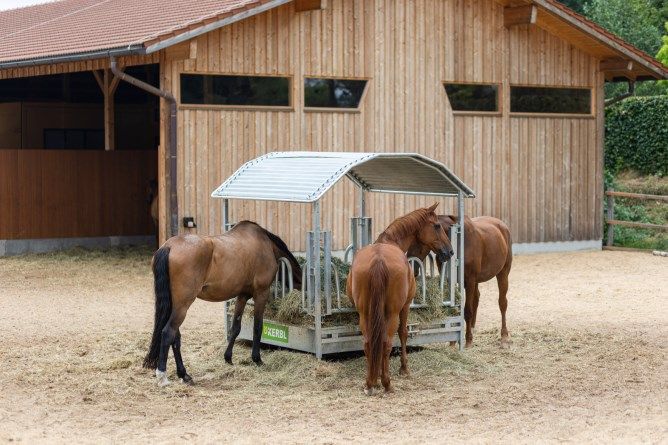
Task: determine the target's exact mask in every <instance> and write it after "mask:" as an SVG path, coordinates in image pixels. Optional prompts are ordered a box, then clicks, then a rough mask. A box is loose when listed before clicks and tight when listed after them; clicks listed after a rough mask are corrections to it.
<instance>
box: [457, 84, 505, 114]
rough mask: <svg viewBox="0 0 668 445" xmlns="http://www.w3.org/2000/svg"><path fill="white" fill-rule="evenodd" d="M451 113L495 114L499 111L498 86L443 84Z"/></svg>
mask: <svg viewBox="0 0 668 445" xmlns="http://www.w3.org/2000/svg"><path fill="white" fill-rule="evenodd" d="M444 86H445V92H446V93H447V95H448V100H449V101H450V106H451V107H452V110H453V111H471V112H484V113H495V112H497V111H499V86H498V85H493V84H469V83H445V84H444Z"/></svg>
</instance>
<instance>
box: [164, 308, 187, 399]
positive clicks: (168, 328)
mask: <svg viewBox="0 0 668 445" xmlns="http://www.w3.org/2000/svg"><path fill="white" fill-rule="evenodd" d="M177 301H178V300H177ZM191 303H192V301H190V302H188V303H187V304H183V302H181V304H180V305H175V306H173V307H172V315H171V316H170V317H169V320H168V321H167V324H166V325H165V327H164V328H163V329H162V336H161V339H160V354H159V355H158V368H157V369H156V370H155V376H156V377H157V378H158V385H160V386H165V385H167V384H169V380H167V356H168V355H169V347H170V346H172V345H173V344H174V341H175V340H176V336H177V333H178V332H179V327H180V326H181V324H182V323H183V320H184V319H185V318H186V312H188V307H190V304H191ZM172 304H174V301H172ZM180 347H181V343H180V342H179V351H180ZM175 358H176V357H175ZM179 359H181V354H180V353H179ZM177 366H178V361H177ZM181 366H183V363H181ZM184 370H185V369H184Z"/></svg>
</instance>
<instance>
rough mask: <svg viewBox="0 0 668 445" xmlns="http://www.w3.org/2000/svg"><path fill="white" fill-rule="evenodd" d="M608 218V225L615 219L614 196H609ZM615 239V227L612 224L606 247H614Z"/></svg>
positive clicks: (609, 227)
mask: <svg viewBox="0 0 668 445" xmlns="http://www.w3.org/2000/svg"><path fill="white" fill-rule="evenodd" d="M607 216H608V223H609V222H610V221H613V220H614V219H615V197H614V196H612V195H608V211H607ZM614 238H615V226H613V225H612V224H608V241H607V243H606V245H607V246H612V244H613V242H614Z"/></svg>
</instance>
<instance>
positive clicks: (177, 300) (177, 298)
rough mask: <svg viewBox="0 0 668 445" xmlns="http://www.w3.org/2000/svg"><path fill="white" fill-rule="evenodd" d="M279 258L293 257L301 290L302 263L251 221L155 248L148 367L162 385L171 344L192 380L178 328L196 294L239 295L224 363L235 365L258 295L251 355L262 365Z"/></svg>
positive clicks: (179, 369) (182, 372) (212, 297)
mask: <svg viewBox="0 0 668 445" xmlns="http://www.w3.org/2000/svg"><path fill="white" fill-rule="evenodd" d="M280 257H286V258H287V259H288V260H289V261H290V264H291V265H292V274H293V283H294V285H295V287H296V288H298V289H301V277H302V272H301V267H300V266H299V263H298V262H297V260H296V259H295V257H294V256H293V255H292V253H291V252H290V250H289V249H288V247H287V246H286V245H285V243H284V242H283V240H281V239H280V238H279V237H278V236H276V235H274V234H273V233H271V232H269V231H268V230H265V229H263V228H262V227H260V226H259V225H257V224H256V223H254V222H251V221H242V222H240V223H238V224H237V225H235V226H234V228H233V229H232V230H230V231H229V232H227V233H225V234H224V235H222V236H217V237H213V236H207V237H203V236H199V235H179V236H174V237H172V238H170V239H168V240H167V241H166V242H165V244H163V245H162V247H160V249H158V250H157V251H156V252H155V254H154V255H153V276H154V280H155V324H154V327H153V337H152V339H151V346H150V349H149V351H148V354H147V355H146V358H145V359H144V367H145V368H150V369H155V375H156V377H157V378H158V384H159V385H160V386H164V385H166V384H168V383H169V381H168V380H167V373H166V369H167V355H168V354H169V347H170V346H171V347H172V350H173V351H174V360H175V361H176V374H177V375H178V376H179V377H180V378H181V379H182V380H183V381H184V382H185V383H191V382H192V378H191V377H190V376H189V375H188V374H187V373H186V368H185V366H184V365H183V359H182V358H181V333H180V332H179V327H180V326H181V323H183V320H184V319H185V317H186V312H187V311H188V308H189V307H190V305H191V304H192V303H193V301H195V299H197V298H199V299H202V300H205V301H214V302H215V301H225V300H229V299H231V298H234V297H237V301H236V304H235V307H234V321H233V323H232V331H231V333H230V336H229V339H228V340H229V343H228V345H227V350H226V351H225V361H227V362H228V363H230V364H231V363H232V348H233V345H234V341H235V340H236V338H237V336H238V335H239V332H240V330H241V317H242V315H243V311H244V308H245V307H246V302H247V301H248V299H249V298H252V299H253V301H254V313H253V317H254V324H253V348H252V352H251V358H252V359H253V361H254V362H255V363H257V364H258V365H259V364H262V359H261V358H260V337H261V336H262V321H263V320H262V318H263V315H264V308H265V304H266V303H267V300H268V299H269V286H271V283H272V282H273V281H274V277H275V276H276V271H277V270H278V259H279V258H280Z"/></svg>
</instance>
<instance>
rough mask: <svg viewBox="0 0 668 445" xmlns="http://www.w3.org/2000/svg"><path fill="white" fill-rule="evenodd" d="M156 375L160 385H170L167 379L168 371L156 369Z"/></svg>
mask: <svg viewBox="0 0 668 445" xmlns="http://www.w3.org/2000/svg"><path fill="white" fill-rule="evenodd" d="M155 376H156V377H157V379H158V386H161V387H162V386H167V385H169V379H167V373H166V372H164V371H160V370H158V369H156V370H155Z"/></svg>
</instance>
